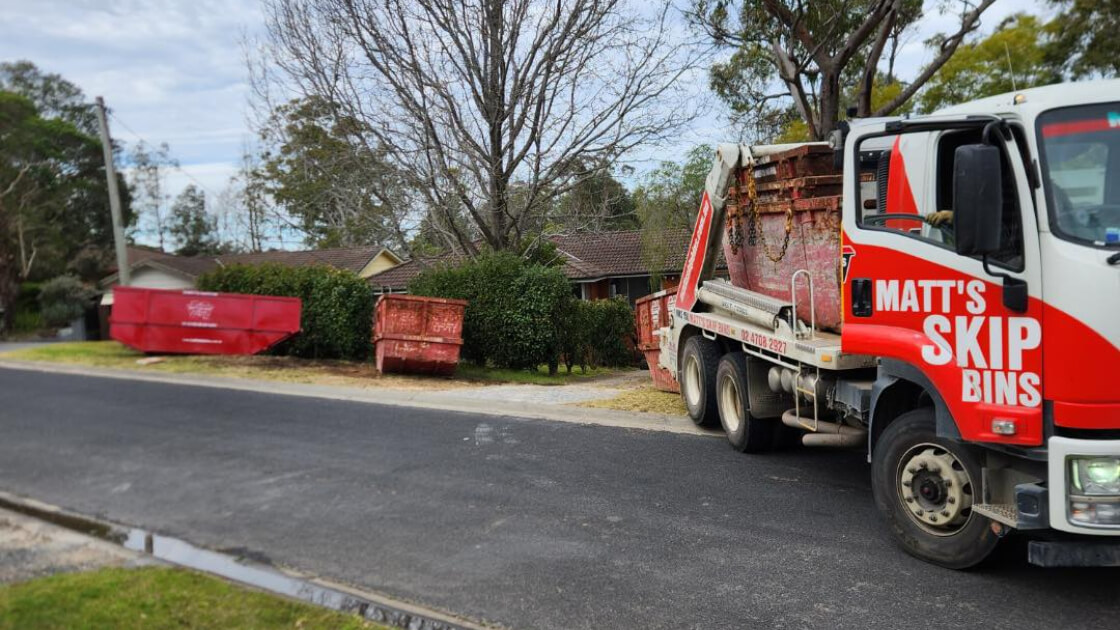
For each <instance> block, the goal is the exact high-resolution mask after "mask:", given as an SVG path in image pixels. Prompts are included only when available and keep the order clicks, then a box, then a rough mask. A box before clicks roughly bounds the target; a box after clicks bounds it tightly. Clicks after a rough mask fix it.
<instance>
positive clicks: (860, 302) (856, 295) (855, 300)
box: [852, 278, 871, 317]
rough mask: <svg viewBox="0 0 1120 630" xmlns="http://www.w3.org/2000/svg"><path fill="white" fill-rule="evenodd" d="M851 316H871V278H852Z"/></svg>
mask: <svg viewBox="0 0 1120 630" xmlns="http://www.w3.org/2000/svg"><path fill="white" fill-rule="evenodd" d="M852 317H871V278H854V279H852Z"/></svg>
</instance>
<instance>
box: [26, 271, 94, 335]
mask: <svg viewBox="0 0 1120 630" xmlns="http://www.w3.org/2000/svg"><path fill="white" fill-rule="evenodd" d="M92 299H93V291H91V290H90V289H89V287H87V286H86V285H84V284H82V281H81V280H79V279H77V278H76V277H74V276H59V277H57V278H54V279H53V280H48V281H47V282H45V283H43V285H42V287H41V288H40V290H39V295H38V300H39V313H40V315H41V317H42V320H43V322H44V323H46V324H47V325H48V326H66V325H68V324H69V323H70V322H72V321H74V320H75V319H78V318H79V317H81V316H82V315H83V314H85V312H86V307H87V306H89V303H90V300H92Z"/></svg>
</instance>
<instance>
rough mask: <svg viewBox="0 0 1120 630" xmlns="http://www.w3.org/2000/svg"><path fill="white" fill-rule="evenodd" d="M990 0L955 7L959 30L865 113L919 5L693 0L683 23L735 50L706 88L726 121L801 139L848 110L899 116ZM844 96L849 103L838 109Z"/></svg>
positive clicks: (825, 130)
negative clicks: (797, 128)
mask: <svg viewBox="0 0 1120 630" xmlns="http://www.w3.org/2000/svg"><path fill="white" fill-rule="evenodd" d="M994 1H995V0H980V1H979V2H977V3H976V4H975V5H973V4H968V3H965V4H963V8H962V9H961V11H960V13H959V14H958V18H959V28H958V29H957V30H956V31H955V32H953V33H949V34H938V35H935V36H934V37H932V38H930V40H929V41H928V42H927V43H929V44H930V45H931V46H932V47H933V48H934V49H935V56H934V58H933V60H932V61H931V62H930V63H929V64H928V65H927V66H926V67H925V68H924V69H923V70H922V71H921V72H919V74H918V76H917V77H915V78H914V80H913V81H911V82H910V83H909V84H907V85H906V86H904V87H903V88H902V89H901V90H899V92H898V94H897V96H895V97H894V98H892V99H891V100H889V101H888V102H886V103H885V104H883V105H882V106H880V107H879V108H874V109H873V107H872V101H873V94H874V86H875V80H876V77H878V76H880V75H879V70H878V68H879V64H880V62H881V61H882V58H883V54H884V51H887V54H888V72H887V78H888V79H890V80H891V82H893V79H894V77H893V64H894V55H895V54H896V53H897V50H898V48H899V43H900V39H901V38H902V37H903V36H904V35H905V34H906V33H907V32H908V31H909V30H910V29H911V28H912V27H913V26H914V25H915V24H916V23H917V21H918V19H919V18H920V17H921V15H922V3H921V1H920V0H854V1H853V0H819V1H814V2H811V3H810V2H804V1H802V0H743V1H742V2H740V3H735V2H732V1H731V0H696V1H695V3H694V9H693V11H692V13H691V15H692V19H693V23H694V24H695V25H697V26H699V27H700V28H701V29H703V31H704V32H706V33H707V34H708V35H709V36H710V37H711V38H712V39H713V41H715V42H716V43H717V44H721V45H724V46H728V47H731V48H732V49H733V50H734V54H733V55H732V56H731V58H730V59H729V60H727V61H726V62H722V63H717V64H715V65H714V66H713V67H712V74H711V77H712V79H711V80H712V87H713V89H714V90H715V92H716V94H717V95H718V96H719V97H720V98H721V99H722V100H723V101H725V102H726V103H727V104H728V105H729V106H730V107H731V110H732V113H733V115H734V116H736V117H737V118H739V119H740V120H741V121H744V122H747V123H748V126H750V127H751V131H752V132H753V133H754V134H755V135H756V136H758V137H772V136H775V135H778V133H779V130H781V129H785V128H788V127H790V125H791V123H792V121H793V120H796V119H800V120H801V121H802V122H803V123H804V125H805V129H806V130H807V131H808V135H809V137H810V138H812V139H823V138H825V137H826V136H827V135H828V134H829V132H830V131H832V129H833V128H834V126H835V124H836V122H837V121H838V120H839V119H840V114H841V112H842V111H844V106H845V105H852V106H855V107H856V109H857V112H858V115H859V116H872V115H873V116H882V115H886V114H889V113H891V112H893V111H895V110H896V109H898V107H899V106H901V105H902V104H904V103H905V102H906V101H907V100H909V99H910V98H911V97H912V96H913V95H914V94H915V93H916V92H917V91H918V89H919V88H921V86H922V85H923V84H924V83H925V82H926V81H928V80H929V78H930V77H931V76H932V75H933V74H934V73H935V72H936V71H937V69H938V68H940V67H941V66H942V65H943V64H944V63H945V62H946V61H948V60H949V58H951V57H952V55H953V53H954V52H956V49H957V47H958V46H959V45H960V44H961V42H962V41H963V40H964V38H965V36H967V35H968V34H969V33H971V32H973V31H974V30H975V29H976V28H977V27H978V26H979V19H980V15H981V14H982V13H983V12H984V11H985V10H986V9H987V8H988V7H989V6H991V5H992V3H993V2H994ZM945 5H946V7H947V5H948V3H945ZM775 85H780V86H781V88H780V89H774V87H773V86H775ZM847 93H851V94H853V97H852V98H851V100H850V101H848V102H845V101H846V99H845V94H847Z"/></svg>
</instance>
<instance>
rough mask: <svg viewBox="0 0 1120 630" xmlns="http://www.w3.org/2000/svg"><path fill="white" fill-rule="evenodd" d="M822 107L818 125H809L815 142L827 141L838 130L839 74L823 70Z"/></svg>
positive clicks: (819, 112) (820, 107)
mask: <svg viewBox="0 0 1120 630" xmlns="http://www.w3.org/2000/svg"><path fill="white" fill-rule="evenodd" d="M820 79H821V94H820V105H819V109H818V111H817V124H816V125H809V128H810V130H811V131H812V132H813V140H825V139H827V138H828V134H830V133H832V130H833V129H835V128H836V121H838V120H840V75H839V73H838V72H836V71H833V70H829V71H825V70H823V69H822V70H821V74H820Z"/></svg>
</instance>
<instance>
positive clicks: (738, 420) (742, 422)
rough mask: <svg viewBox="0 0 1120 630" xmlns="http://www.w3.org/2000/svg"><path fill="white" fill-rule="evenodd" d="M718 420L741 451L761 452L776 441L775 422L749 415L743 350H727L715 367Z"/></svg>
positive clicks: (729, 439)
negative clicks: (717, 366) (716, 367)
mask: <svg viewBox="0 0 1120 630" xmlns="http://www.w3.org/2000/svg"><path fill="white" fill-rule="evenodd" d="M716 401H717V403H718V405H717V406H718V408H719V421H720V424H722V425H723V432H724V433H725V434H727V441H728V442H731V446H733V447H735V450H738V451H742V452H743V453H762V452H765V451H768V450H770V449H771V448H773V447H774V445H775V434H774V429H775V426H774V425H775V423H774V421H773V420H764V419H762V418H756V417H754V416H753V415H751V408H750V399H749V398H748V397H747V360H746V356H745V355H744V354H743V353H742V352H729V353H727V354H725V355H723V358H722V359H720V360H719V369H718V370H716Z"/></svg>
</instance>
